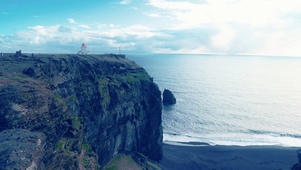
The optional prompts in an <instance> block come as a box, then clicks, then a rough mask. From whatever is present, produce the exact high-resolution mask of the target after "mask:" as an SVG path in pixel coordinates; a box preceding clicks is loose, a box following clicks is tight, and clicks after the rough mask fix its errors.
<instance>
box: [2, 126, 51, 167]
mask: <svg viewBox="0 0 301 170" xmlns="http://www.w3.org/2000/svg"><path fill="white" fill-rule="evenodd" d="M45 139H46V137H45V135H44V134H43V133H40V132H31V131H28V130H24V129H12V130H4V131H2V132H0V169H1V170H4V169H5V170H7V169H37V168H38V167H39V169H43V168H44V163H43V160H42V159H43V152H44V144H45Z"/></svg>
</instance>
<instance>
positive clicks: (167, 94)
mask: <svg viewBox="0 0 301 170" xmlns="http://www.w3.org/2000/svg"><path fill="white" fill-rule="evenodd" d="M163 103H164V104H175V103H176V98H175V96H174V95H173V93H172V92H171V91H170V90H168V89H164V91H163Z"/></svg>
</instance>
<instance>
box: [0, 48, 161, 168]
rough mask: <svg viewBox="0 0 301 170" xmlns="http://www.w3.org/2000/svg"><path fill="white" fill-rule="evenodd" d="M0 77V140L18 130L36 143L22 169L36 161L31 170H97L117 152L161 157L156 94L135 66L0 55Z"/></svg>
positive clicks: (99, 59)
mask: <svg viewBox="0 0 301 170" xmlns="http://www.w3.org/2000/svg"><path fill="white" fill-rule="evenodd" d="M0 73H1V74H0V96H1V100H0V124H1V126H0V135H1V134H2V133H4V132H6V130H9V129H18V130H19V131H23V130H24V129H26V133H25V134H28V135H29V136H31V135H30V134H31V133H33V134H34V135H35V136H39V137H40V136H44V137H43V145H42V146H43V147H42V148H41V149H39V148H36V150H37V153H39V154H37V156H36V157H35V156H33V157H34V158H32V159H28V160H27V162H26V163H24V164H23V165H24V166H23V165H22V167H26V166H28V165H29V166H31V163H32V160H36V162H35V164H36V165H34V166H37V167H38V169H44V168H46V169H62V168H63V169H99V168H101V167H103V165H105V164H106V163H107V162H108V161H109V159H111V158H112V157H113V156H114V155H115V154H117V153H119V152H122V151H137V152H140V153H142V154H144V155H145V156H147V157H149V158H150V159H153V160H157V161H158V160H160V159H161V158H162V127H161V95H160V91H159V90H158V87H157V86H156V85H155V84H154V83H153V82H152V80H151V78H150V77H149V75H148V74H147V73H146V71H145V70H144V69H143V68H141V67H139V66H137V65H136V64H135V63H133V62H131V61H129V60H127V59H125V58H120V57H108V56H82V57H81V56H76V55H73V56H71V55H60V56H59V55H37V54H36V55H34V58H32V57H27V56H24V55H23V56H19V57H18V58H16V57H15V56H8V55H4V56H2V57H0ZM6 133H7V132H6ZM10 133H12V132H10ZM39 137H35V138H34V139H35V140H36V139H38V138H39ZM40 138H41V140H42V137H40ZM7 140H8V141H9V140H13V139H9V138H7ZM35 140H33V141H34V142H36V141H35ZM0 142H1V141H0ZM34 142H33V143H34ZM15 143H18V142H15ZM2 149H3V148H2ZM0 152H6V153H12V149H11V148H8V150H5V151H3V150H1V148H0ZM4 159H5V157H3V156H2V155H0V161H3V160H4ZM3 162H5V161H3ZM15 165H16V166H19V164H15ZM20 167H21V165H20ZM21 169H22V168H21Z"/></svg>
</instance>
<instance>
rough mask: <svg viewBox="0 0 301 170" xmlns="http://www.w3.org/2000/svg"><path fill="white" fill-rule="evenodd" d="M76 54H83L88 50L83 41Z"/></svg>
mask: <svg viewBox="0 0 301 170" xmlns="http://www.w3.org/2000/svg"><path fill="white" fill-rule="evenodd" d="M78 54H83V55H86V54H88V51H87V46H86V44H85V43H83V44H82V46H81V50H80V51H79V52H78Z"/></svg>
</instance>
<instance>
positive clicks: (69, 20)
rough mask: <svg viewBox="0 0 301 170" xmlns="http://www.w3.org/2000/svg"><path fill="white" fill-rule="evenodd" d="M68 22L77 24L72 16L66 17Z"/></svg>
mask: <svg viewBox="0 0 301 170" xmlns="http://www.w3.org/2000/svg"><path fill="white" fill-rule="evenodd" d="M68 22H69V23H70V24H77V22H76V21H75V20H74V19H73V18H68Z"/></svg>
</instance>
